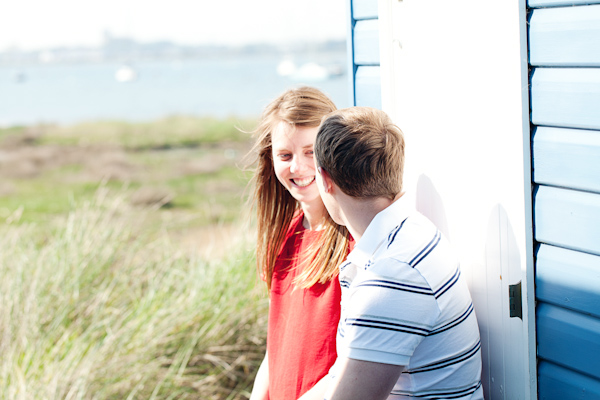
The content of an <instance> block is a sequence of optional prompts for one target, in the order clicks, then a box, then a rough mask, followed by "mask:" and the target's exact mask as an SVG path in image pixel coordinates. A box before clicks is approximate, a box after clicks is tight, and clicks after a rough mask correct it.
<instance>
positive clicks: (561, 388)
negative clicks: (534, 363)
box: [538, 361, 600, 400]
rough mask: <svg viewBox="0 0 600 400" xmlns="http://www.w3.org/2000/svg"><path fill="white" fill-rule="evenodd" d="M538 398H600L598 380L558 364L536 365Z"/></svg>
mask: <svg viewBox="0 0 600 400" xmlns="http://www.w3.org/2000/svg"><path fill="white" fill-rule="evenodd" d="M538 378H539V382H538V388H539V396H538V399H539V400H566V399H590V400H591V399H600V382H599V381H597V380H595V379H592V378H590V377H588V376H585V375H581V374H578V373H577V372H575V371H571V370H569V369H566V368H563V367H560V366H558V365H555V364H552V363H549V362H546V361H541V362H540V363H539V365H538Z"/></svg>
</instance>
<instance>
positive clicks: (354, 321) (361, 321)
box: [345, 318, 429, 336]
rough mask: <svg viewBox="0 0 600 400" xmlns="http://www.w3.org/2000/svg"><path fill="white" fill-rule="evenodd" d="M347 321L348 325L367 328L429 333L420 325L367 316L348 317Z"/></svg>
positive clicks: (421, 334)
mask: <svg viewBox="0 0 600 400" xmlns="http://www.w3.org/2000/svg"><path fill="white" fill-rule="evenodd" d="M345 322H346V325H354V326H362V327H365V328H373V329H385V330H388V331H396V332H405V333H412V334H414V335H419V336H427V335H428V334H429V330H428V329H425V328H421V327H419V326H411V325H405V324H398V323H394V322H387V321H382V320H375V319H366V318H346V321H345Z"/></svg>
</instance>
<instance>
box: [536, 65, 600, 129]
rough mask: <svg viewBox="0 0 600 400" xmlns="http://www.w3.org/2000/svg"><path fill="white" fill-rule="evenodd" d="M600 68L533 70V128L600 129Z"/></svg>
mask: <svg viewBox="0 0 600 400" xmlns="http://www.w3.org/2000/svg"><path fill="white" fill-rule="evenodd" d="M599 111H600V68H536V69H535V70H534V71H533V75H532V77H531V121H532V123H534V124H535V125H546V126H560V127H567V128H582V129H600V112H599Z"/></svg>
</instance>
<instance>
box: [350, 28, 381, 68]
mask: <svg viewBox="0 0 600 400" xmlns="http://www.w3.org/2000/svg"><path fill="white" fill-rule="evenodd" d="M354 64H356V65H379V21H378V20H376V19H369V20H365V21H358V22H357V23H356V25H355V26H354Z"/></svg>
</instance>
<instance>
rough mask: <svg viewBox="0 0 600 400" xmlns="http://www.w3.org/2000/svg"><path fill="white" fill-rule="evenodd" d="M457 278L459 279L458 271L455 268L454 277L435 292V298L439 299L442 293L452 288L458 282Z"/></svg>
mask: <svg viewBox="0 0 600 400" xmlns="http://www.w3.org/2000/svg"><path fill="white" fill-rule="evenodd" d="M458 278H460V270H459V269H458V268H456V271H455V272H454V275H452V276H451V277H450V279H448V280H447V281H446V283H444V284H443V285H442V286H441V287H440V288H439V289H438V290H436V291H435V298H436V299H439V298H440V297H441V296H442V295H443V294H444V293H446V292H447V291H448V289H450V288H451V287H452V286H454V285H455V284H456V282H458Z"/></svg>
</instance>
